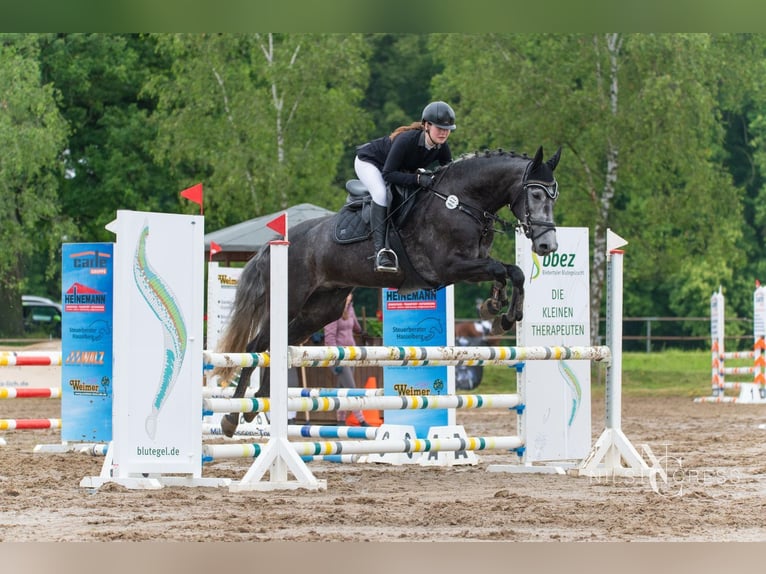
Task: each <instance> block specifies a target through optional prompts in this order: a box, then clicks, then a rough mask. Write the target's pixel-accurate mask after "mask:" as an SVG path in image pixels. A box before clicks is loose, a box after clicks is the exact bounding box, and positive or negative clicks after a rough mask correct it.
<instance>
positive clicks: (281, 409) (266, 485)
mask: <svg viewBox="0 0 766 574" xmlns="http://www.w3.org/2000/svg"><path fill="white" fill-rule="evenodd" d="M281 217H282V216H280V218H281ZM283 217H284V220H283V221H284V223H283V225H284V227H283V229H282V231H281V233H282V235H283V236H284V239H283V240H277V241H271V242H270V243H269V249H271V262H270V264H271V289H270V292H271V295H270V297H271V301H270V305H271V321H270V323H271V325H270V350H271V353H270V355H271V357H270V358H271V371H270V373H271V394H270V399H271V406H272V409H271V436H270V437H269V441H268V442H267V443H266V445H265V446H264V447H263V448H262V450H261V453H260V454H259V456H258V458H256V459H255V462H254V463H253V465H252V466H251V467H250V468H249V469H248V471H247V472H246V473H245V475H244V476H243V477H242V480H240V481H239V482H232V483H231V484H230V485H229V490H230V491H232V492H239V491H245V490H260V491H272V490H295V489H298V488H304V489H308V490H326V489H327V481H326V480H317V478H316V477H315V476H314V475H313V474H312V473H311V471H310V470H309V468H308V466H307V465H306V463H305V462H304V461H303V459H302V458H301V457H300V455H299V454H298V453H297V452H296V450H295V448H294V447H293V446H292V445H291V444H290V442H289V441H288V433H287V411H288V408H287V367H288V350H287V323H288V317H287V292H288V290H287V287H288V286H287V281H288V272H287V265H288V260H287V249H288V246H289V245H290V243H289V242H288V241H287V222H286V219H287V214H286V213H285V214H284V215H283ZM280 218H278V219H280ZM275 221H277V220H275ZM271 223H274V221H272V222H271ZM269 227H272V226H271V225H269ZM275 285H277V287H276V288H275ZM288 470H289V471H291V472H292V474H293V476H294V478H295V480H289V479H288ZM267 472H268V473H269V479H268V481H267V480H264V476H265V474H266V473H267Z"/></svg>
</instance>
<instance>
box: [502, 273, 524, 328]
mask: <svg viewBox="0 0 766 574" xmlns="http://www.w3.org/2000/svg"><path fill="white" fill-rule="evenodd" d="M508 278H509V279H510V280H511V285H512V286H513V293H512V295H511V304H510V305H509V306H508V311H507V312H506V314H505V315H503V317H502V322H501V323H502V326H503V327H504V328H505V330H506V331H509V330H510V329H511V327H513V324H514V323H516V322H518V321H521V320H522V319H523V318H524V272H523V271H522V270H521V268H520V267H518V266H516V265H508Z"/></svg>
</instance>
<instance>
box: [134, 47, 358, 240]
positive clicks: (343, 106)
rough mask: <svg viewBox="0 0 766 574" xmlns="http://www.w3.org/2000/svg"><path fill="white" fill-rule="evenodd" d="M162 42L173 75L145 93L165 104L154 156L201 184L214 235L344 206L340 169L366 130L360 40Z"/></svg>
mask: <svg viewBox="0 0 766 574" xmlns="http://www.w3.org/2000/svg"><path fill="white" fill-rule="evenodd" d="M157 41H158V44H159V47H160V50H161V52H162V53H163V54H166V55H168V56H170V57H172V58H173V66H172V70H171V74H170V75H169V76H167V77H157V78H154V80H153V81H152V82H150V83H149V85H148V86H147V91H148V92H150V93H152V94H154V95H156V97H158V98H159V109H158V114H157V116H156V117H157V121H158V126H159V137H158V140H157V143H156V147H155V154H156V157H157V158H158V160H159V161H161V162H165V163H166V164H167V165H169V166H170V167H171V169H173V170H175V171H176V172H180V171H187V172H194V173H198V174H200V176H201V177H202V179H203V182H204V184H205V190H206V191H205V203H206V216H207V217H208V219H209V220H210V222H211V228H216V227H221V226H223V225H228V224H233V223H237V222H240V221H243V220H245V219H249V218H251V217H254V216H256V215H262V214H264V213H269V212H271V211H275V210H279V209H284V208H286V207H289V206H290V205H293V204H296V203H301V202H313V203H319V204H325V207H333V205H331V204H332V203H334V204H335V205H334V206H335V207H338V206H339V205H340V204H341V203H342V201H343V191H342V186H341V185H339V184H338V183H336V182H335V181H334V178H335V175H336V172H337V168H338V162H339V161H340V160H341V158H342V157H344V155H343V154H344V152H345V151H347V149H348V148H349V147H350V146H351V145H352V143H357V142H356V141H355V136H356V135H357V134H359V133H362V131H363V130H364V129H366V128H367V126H368V125H369V120H368V119H367V118H366V117H365V116H364V114H363V113H362V112H361V111H360V109H359V107H358V104H359V102H360V101H361V99H362V97H363V94H364V88H365V86H366V83H367V79H368V77H367V76H368V71H367V64H366V61H365V56H366V54H367V51H368V48H367V45H366V44H365V42H364V41H363V38H362V37H361V36H359V35H331V34H325V35H321V34H320V35H308V34H307V35H304V34H223V35H222V34H202V35H188V34H183V35H173V36H165V35H161V36H158V37H157ZM346 157H347V156H346ZM190 183H192V182H190Z"/></svg>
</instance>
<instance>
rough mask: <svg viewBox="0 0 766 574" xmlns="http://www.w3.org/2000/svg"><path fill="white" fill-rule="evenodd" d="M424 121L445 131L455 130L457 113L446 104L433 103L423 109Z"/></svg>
mask: <svg viewBox="0 0 766 574" xmlns="http://www.w3.org/2000/svg"><path fill="white" fill-rule="evenodd" d="M423 121H424V122H430V123H432V124H433V125H435V126H436V127H437V128H441V129H443V130H450V131H452V130H454V129H455V127H456V126H455V112H454V111H453V110H452V108H451V107H450V105H449V104H447V103H445V102H431V103H430V104H428V105H427V106H426V107H425V108H424V109H423Z"/></svg>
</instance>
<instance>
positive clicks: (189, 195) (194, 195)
mask: <svg viewBox="0 0 766 574" xmlns="http://www.w3.org/2000/svg"><path fill="white" fill-rule="evenodd" d="M181 197H185V198H186V199H188V200H189V201H192V202H194V203H196V204H197V205H199V214H200V215H202V184H201V183H198V184H197V185H193V186H191V187H188V188H186V189H184V190H183V191H182V192H181Z"/></svg>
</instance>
